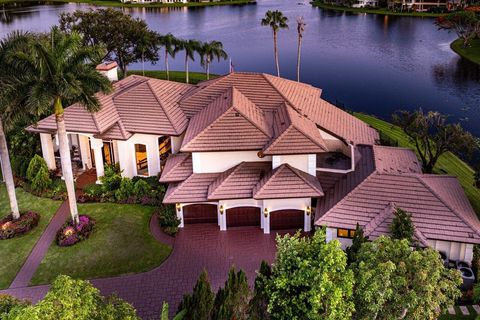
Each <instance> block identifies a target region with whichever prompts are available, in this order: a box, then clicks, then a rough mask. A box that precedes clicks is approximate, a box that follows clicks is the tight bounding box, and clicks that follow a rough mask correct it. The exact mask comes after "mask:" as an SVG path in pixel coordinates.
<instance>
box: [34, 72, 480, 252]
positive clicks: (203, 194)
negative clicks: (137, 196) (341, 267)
mask: <svg viewBox="0 0 480 320" xmlns="http://www.w3.org/2000/svg"><path fill="white" fill-rule="evenodd" d="M99 68H100V70H99V71H101V72H103V73H105V74H106V75H107V76H108V74H107V73H108V71H110V70H106V69H109V68H110V67H106V66H101V67H99ZM113 73H114V72H111V74H110V76H112V74H113ZM321 93H322V91H321V89H318V88H315V87H312V86H310V85H307V84H303V83H299V82H295V81H290V80H286V79H282V78H279V77H274V76H271V75H267V74H259V73H231V74H228V75H225V76H222V77H219V78H216V79H213V80H209V81H205V82H201V83H199V84H198V85H188V84H181V83H175V82H170V81H164V80H157V79H151V78H147V77H141V76H129V77H127V78H125V79H123V80H121V81H118V82H116V83H115V84H114V92H113V93H111V94H109V95H101V94H99V99H100V101H101V103H102V108H101V110H100V111H98V112H97V113H94V114H90V113H88V112H86V111H85V110H83V109H82V108H81V106H79V105H72V106H70V107H68V108H66V109H65V121H66V128H67V132H68V134H69V137H70V142H71V147H72V154H73V160H72V161H76V162H77V163H78V165H77V169H78V173H79V174H80V173H81V172H82V171H83V170H87V169H91V168H96V173H97V176H98V177H100V176H102V175H103V165H104V164H111V163H118V164H119V166H120V168H121V169H122V175H124V176H126V177H133V176H137V175H144V176H155V175H160V181H161V182H164V183H167V184H168V188H167V191H166V194H165V197H164V203H166V204H174V205H175V208H176V212H177V215H178V217H179V218H180V219H181V227H183V226H184V225H185V224H191V223H216V224H218V226H219V229H220V230H227V229H228V228H232V227H237V226H253V227H258V228H261V229H263V232H265V233H270V232H271V231H274V230H279V229H303V230H305V231H310V230H311V228H312V222H315V225H317V226H326V227H327V231H328V235H329V236H328V239H329V240H332V239H335V238H339V239H340V241H341V242H342V244H343V245H344V246H346V245H348V244H349V241H351V240H349V239H348V238H349V237H350V236H351V235H352V230H353V229H354V227H355V225H356V223H357V222H358V223H360V224H361V225H362V226H363V227H364V228H365V229H366V230H367V232H368V233H369V234H370V236H371V238H373V237H374V236H378V235H379V234H381V233H388V228H386V227H385V226H386V225H388V222H389V221H390V220H391V216H392V212H393V210H394V208H395V207H397V206H398V207H402V208H403V209H405V210H407V211H409V212H411V213H412V215H413V220H414V223H415V224H416V226H417V234H416V235H417V237H418V239H419V240H421V243H422V244H424V245H429V246H433V247H435V248H437V249H439V250H443V251H448V254H449V255H450V256H452V257H454V256H455V257H457V256H458V258H459V259H464V260H469V259H470V258H471V251H472V245H473V244H475V243H480V234H479V231H478V230H479V228H478V224H479V222H478V219H477V218H476V216H475V214H474V212H473V209H472V208H471V207H470V204H469V203H468V200H467V199H466V197H465V195H464V194H463V192H462V190H461V188H460V187H459V185H458V182H457V181H456V179H454V178H452V177H443V176H441V177H439V176H430V175H423V174H422V173H421V171H420V167H419V165H418V161H417V159H416V157H415V155H414V154H413V153H412V152H411V151H409V150H405V149H400V148H388V147H380V146H376V142H377V141H378V138H379V136H378V133H377V132H376V131H375V130H374V129H372V128H371V127H369V126H368V125H367V124H365V123H364V122H362V121H360V120H359V119H357V118H355V117H354V116H352V115H351V114H349V113H347V112H345V111H342V110H340V109H339V108H337V107H335V106H333V105H332V104H330V103H328V102H327V101H325V100H323V99H322V98H321ZM28 130H29V131H32V132H38V133H40V136H41V141H42V151H43V155H44V158H45V159H46V161H47V163H48V166H49V168H51V169H54V168H56V167H57V166H58V160H57V159H56V157H55V152H56V149H57V147H56V142H55V141H56V139H55V131H56V128H55V121H54V118H53V116H50V117H47V118H45V119H43V120H41V121H39V122H38V123H37V124H36V125H35V126H31V127H29V128H28ZM387 191H388V192H387ZM452 192H454V194H453V196H452V194H451V193H452ZM377 197H378V199H377ZM435 217H437V218H435ZM434 218H435V219H434ZM446 222H447V223H446ZM344 236H345V237H344ZM342 237H344V238H342ZM447 247H448V248H447ZM447 249H448V250H447Z"/></svg>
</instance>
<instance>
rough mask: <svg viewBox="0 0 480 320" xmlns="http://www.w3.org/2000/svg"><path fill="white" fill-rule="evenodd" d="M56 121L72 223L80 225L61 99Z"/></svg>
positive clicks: (57, 107)
mask: <svg viewBox="0 0 480 320" xmlns="http://www.w3.org/2000/svg"><path fill="white" fill-rule="evenodd" d="M54 108H55V120H56V122H57V134H58V144H59V148H60V160H61V163H62V175H63V178H64V179H65V185H66V187H67V194H68V204H69V206H70V214H71V216H72V221H73V222H74V223H78V208H77V199H76V196H75V183H74V181H73V171H72V160H71V158H70V147H69V144H68V136H67V129H66V128H65V118H64V114H63V106H62V101H61V99H60V98H58V97H57V98H56V99H55V106H54Z"/></svg>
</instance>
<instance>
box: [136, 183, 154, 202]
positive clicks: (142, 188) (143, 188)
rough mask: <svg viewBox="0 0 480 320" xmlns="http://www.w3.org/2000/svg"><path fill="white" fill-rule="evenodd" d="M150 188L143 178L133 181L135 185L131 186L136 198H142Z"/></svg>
mask: <svg viewBox="0 0 480 320" xmlns="http://www.w3.org/2000/svg"><path fill="white" fill-rule="evenodd" d="M150 190H151V187H150V185H149V184H148V183H147V182H146V181H145V180H143V179H140V180H138V181H137V182H135V185H134V187H133V193H134V194H135V196H136V197H137V199H142V198H143V197H145V196H147V195H148V194H149V193H150Z"/></svg>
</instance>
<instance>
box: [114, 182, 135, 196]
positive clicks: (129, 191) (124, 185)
mask: <svg viewBox="0 0 480 320" xmlns="http://www.w3.org/2000/svg"><path fill="white" fill-rule="evenodd" d="M133 195H134V184H133V182H132V179H130V178H123V179H122V182H121V183H120V188H118V190H116V191H115V199H117V201H127V200H128V199H129V198H130V197H132V196H133Z"/></svg>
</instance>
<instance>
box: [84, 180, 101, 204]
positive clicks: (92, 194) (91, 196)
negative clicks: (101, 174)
mask: <svg viewBox="0 0 480 320" xmlns="http://www.w3.org/2000/svg"><path fill="white" fill-rule="evenodd" d="M102 196H103V187H102V185H100V184H95V183H94V184H87V185H86V186H85V187H83V195H81V196H80V197H79V198H78V201H79V202H90V201H100V199H101V198H102Z"/></svg>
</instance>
